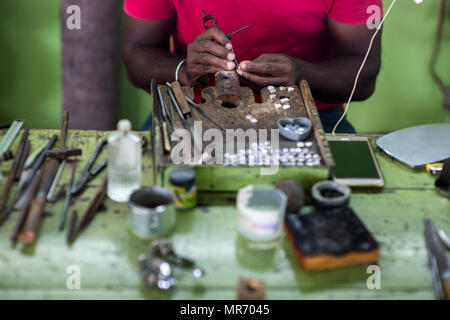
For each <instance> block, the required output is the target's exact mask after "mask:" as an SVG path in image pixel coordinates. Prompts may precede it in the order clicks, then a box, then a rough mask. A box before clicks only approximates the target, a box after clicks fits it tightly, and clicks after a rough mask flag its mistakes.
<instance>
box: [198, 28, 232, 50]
mask: <svg viewBox="0 0 450 320" xmlns="http://www.w3.org/2000/svg"><path fill="white" fill-rule="evenodd" d="M196 40H214V41H216V42H217V43H219V44H221V45H222V46H224V47H226V46H227V44H229V43H230V39H228V37H227V35H226V34H225V33H224V32H223V31H222V30H220V29H219V28H217V27H216V26H213V27H211V28H208V29H206V31H205V32H203V33H201V34H200V35H198V37H197V39H196ZM228 47H229V46H228Z"/></svg>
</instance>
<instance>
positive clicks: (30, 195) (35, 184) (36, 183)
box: [11, 170, 44, 243]
mask: <svg viewBox="0 0 450 320" xmlns="http://www.w3.org/2000/svg"><path fill="white" fill-rule="evenodd" d="M43 174H44V171H43V170H39V171H38V172H37V173H36V178H35V179H34V180H33V182H32V183H31V185H30V192H29V193H28V194H27V199H26V205H25V207H24V209H23V210H22V214H21V215H20V217H19V219H18V220H17V223H16V227H15V228H14V232H13V234H12V236H11V242H12V243H16V242H17V240H18V238H19V234H20V232H21V231H22V229H23V226H24V224H25V220H26V219H27V216H28V210H29V208H30V203H31V201H32V200H33V198H34V197H35V196H36V192H37V190H38V188H39V185H40V184H41V181H42V176H43Z"/></svg>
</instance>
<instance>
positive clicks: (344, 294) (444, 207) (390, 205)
mask: <svg viewBox="0 0 450 320" xmlns="http://www.w3.org/2000/svg"><path fill="white" fill-rule="evenodd" d="M55 132H56V131H42V130H32V131H31V141H32V147H33V148H34V147H36V146H37V145H38V144H39V142H40V141H41V139H44V138H48V137H50V136H51V135H52V134H54V133H55ZM105 136H106V133H100V132H96V131H86V132H73V131H71V132H70V134H69V139H68V146H70V145H71V144H72V142H73V146H74V147H81V148H83V150H84V154H83V156H82V157H80V160H81V163H80V165H79V166H78V173H79V172H80V171H81V169H82V168H83V165H84V164H85V163H86V161H87V160H88V158H89V156H90V153H91V152H92V150H93V149H94V148H95V146H96V144H97V143H98V142H100V141H101V139H103V138H104V137H105ZM17 144H18V141H16V143H15V146H14V147H15V148H16V147H17ZM376 155H377V158H378V160H379V162H380V166H381V170H382V172H383V175H384V177H385V179H386V187H385V188H384V189H383V190H378V191H377V190H357V191H356V192H355V193H354V195H353V196H352V199H351V205H352V207H353V208H354V210H355V212H356V213H357V214H358V215H359V217H360V218H361V220H362V221H363V222H364V223H365V224H366V226H367V227H368V229H369V230H370V231H371V232H372V233H373V235H374V236H375V238H376V239H377V240H378V241H379V243H380V245H381V259H380V261H379V266H380V268H381V272H382V275H381V290H368V289H367V288H366V280H367V278H368V276H369V274H367V273H366V267H365V266H356V267H349V268H343V269H339V270H332V271H324V272H319V273H306V272H304V271H303V270H302V269H301V268H300V266H299V264H298V262H297V260H296V258H295V255H294V251H293V250H292V248H291V246H290V244H289V242H288V241H287V240H286V239H284V240H283V243H282V245H281V247H280V248H279V249H277V250H275V251H272V252H266V253H255V252H250V251H248V250H246V249H245V248H244V246H243V240H242V239H241V238H240V237H239V236H238V235H237V232H236V210H235V205H234V193H214V192H211V193H204V194H202V195H200V197H199V200H200V206H199V207H198V208H197V209H195V210H191V211H188V212H179V213H177V220H178V221H177V227H176V230H175V231H174V232H173V233H172V238H173V241H174V246H175V249H176V250H177V251H178V252H180V253H182V254H184V255H186V256H188V257H191V258H193V259H194V260H195V261H196V262H197V263H198V264H199V265H200V266H201V267H202V268H204V269H205V271H206V276H205V277H204V278H202V279H200V280H197V281H195V280H193V279H192V277H191V276H190V275H189V274H187V273H184V272H178V274H177V280H178V288H177V289H176V290H175V291H174V293H173V294H170V295H169V294H166V293H160V292H156V291H154V290H150V289H148V288H146V287H145V286H144V285H143V284H142V282H141V280H140V278H139V275H138V272H137V267H136V258H137V256H138V255H139V254H140V253H142V252H144V251H146V249H147V248H148V245H149V242H148V241H141V240H138V239H137V238H135V237H133V236H132V235H131V234H130V233H129V232H128V231H127V226H126V212H127V207H126V204H119V203H114V202H113V201H111V200H109V199H108V200H106V202H105V206H106V209H107V210H105V211H103V212H100V213H99V214H98V215H97V216H96V218H95V220H94V221H93V222H92V224H91V225H90V226H89V227H88V228H87V229H86V230H85V231H84V232H83V233H82V234H81V235H80V236H79V237H78V239H77V240H76V242H75V244H74V245H73V246H72V247H68V246H67V245H66V242H65V233H61V232H59V231H58V223H59V217H60V215H61V213H62V207H63V203H62V201H60V202H58V203H56V204H48V205H47V207H46V210H45V211H46V212H48V213H49V214H48V215H46V217H45V218H44V219H43V221H42V225H41V230H40V235H39V239H38V241H37V242H36V244H35V245H32V246H29V247H22V246H21V245H17V246H16V247H12V246H11V245H10V242H9V237H10V235H11V232H12V229H13V227H14V225H15V222H16V219H17V217H18V212H14V213H13V215H12V216H11V218H10V219H9V221H8V222H7V223H6V224H5V225H4V226H3V227H2V228H0V299H18V298H19V299H66V298H69V299H141V298H142V299H234V298H235V296H236V285H237V283H238V278H239V277H246V278H259V279H263V280H265V281H266V283H267V298H268V299H359V298H362V299H373V298H375V299H422V298H424V299H432V298H433V297H434V294H433V291H432V284H431V277H430V273H429V270H428V265H427V264H428V262H427V254H426V249H425V244H424V238H423V219H425V218H431V219H432V220H433V221H434V222H435V224H436V225H437V226H439V227H441V228H443V229H444V230H446V231H448V232H450V201H448V200H445V199H443V198H441V197H439V196H438V195H437V194H436V192H435V191H434V189H433V181H434V178H433V177H431V176H430V175H429V174H427V173H425V172H422V171H414V170H412V169H410V168H408V167H406V166H403V165H402V164H400V163H398V162H396V161H394V160H392V159H391V158H390V157H388V156H387V155H385V154H384V153H382V152H380V151H378V150H377V151H376ZM104 156H106V153H105V154H103V157H104ZM150 159H151V157H150V156H145V157H144V161H143V166H144V178H143V179H144V181H143V183H144V184H147V185H148V184H151V181H152V176H151V160H150ZM100 160H102V159H99V161H100ZM9 167H10V163H4V164H3V165H2V170H3V173H4V174H7V172H8V170H9ZM104 175H105V172H103V173H102V175H100V176H99V177H97V178H96V179H94V180H93V181H92V182H91V183H90V184H89V188H88V189H87V190H86V192H85V193H83V194H82V195H81V196H80V197H79V199H78V200H77V202H76V204H75V208H76V209H77V210H78V211H79V212H83V210H84V209H85V208H86V207H87V206H88V204H89V200H90V199H91V198H92V197H93V196H94V194H95V190H96V187H97V186H98V185H99V183H100V182H101V180H102V178H103V176H104ZM69 176H70V170H65V172H64V175H63V177H62V179H61V182H60V184H64V183H67V181H68V180H69ZM3 185H4V181H1V182H0V188H2V187H3ZM0 190H2V189H0ZM70 265H78V266H79V267H80V268H81V290H69V289H67V288H66V280H67V277H68V276H69V274H67V273H66V270H67V267H68V266H70Z"/></svg>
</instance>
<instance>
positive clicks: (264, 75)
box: [237, 53, 299, 87]
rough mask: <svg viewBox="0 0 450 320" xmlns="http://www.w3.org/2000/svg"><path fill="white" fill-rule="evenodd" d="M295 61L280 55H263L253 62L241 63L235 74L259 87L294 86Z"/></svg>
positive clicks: (297, 74) (297, 73)
mask: <svg viewBox="0 0 450 320" xmlns="http://www.w3.org/2000/svg"><path fill="white" fill-rule="evenodd" d="M297 69H298V67H297V64H296V60H295V59H294V58H292V57H290V56H288V55H286V54H282V53H264V54H262V55H260V56H259V57H258V58H256V59H255V60H253V61H242V62H241V63H240V64H239V69H238V70H237V73H238V74H239V75H240V76H241V77H243V78H245V79H247V80H248V81H250V82H251V83H253V84H255V85H257V86H259V87H267V86H269V85H278V86H288V85H292V84H295V83H296V82H297V78H298V76H299V70H297Z"/></svg>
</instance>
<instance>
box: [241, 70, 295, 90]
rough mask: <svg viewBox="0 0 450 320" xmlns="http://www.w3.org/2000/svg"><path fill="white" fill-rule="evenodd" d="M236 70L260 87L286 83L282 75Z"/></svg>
mask: <svg viewBox="0 0 450 320" xmlns="http://www.w3.org/2000/svg"><path fill="white" fill-rule="evenodd" d="M236 72H237V73H238V74H239V75H240V76H241V77H243V78H245V79H247V80H249V81H250V82H252V83H253V84H256V85H258V86H260V87H267V86H269V85H274V86H278V85H287V83H286V80H285V79H284V78H282V77H264V76H259V75H256V74H253V73H249V72H245V71H242V70H241V69H238V70H236Z"/></svg>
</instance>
